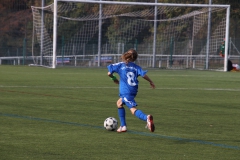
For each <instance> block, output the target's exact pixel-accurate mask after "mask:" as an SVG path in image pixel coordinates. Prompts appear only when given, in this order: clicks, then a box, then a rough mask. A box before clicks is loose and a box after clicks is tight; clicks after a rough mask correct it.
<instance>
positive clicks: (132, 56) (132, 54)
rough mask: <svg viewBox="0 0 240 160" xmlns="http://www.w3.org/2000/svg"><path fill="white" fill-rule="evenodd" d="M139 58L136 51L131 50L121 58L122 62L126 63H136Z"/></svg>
mask: <svg viewBox="0 0 240 160" xmlns="http://www.w3.org/2000/svg"><path fill="white" fill-rule="evenodd" d="M137 57H138V53H137V51H136V50H134V49H129V50H128V51H127V52H125V53H124V54H123V55H122V56H121V58H122V61H123V62H125V63H129V62H134V61H135V60H136V59H137Z"/></svg>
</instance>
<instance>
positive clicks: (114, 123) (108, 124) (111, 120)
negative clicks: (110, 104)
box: [104, 117, 118, 131]
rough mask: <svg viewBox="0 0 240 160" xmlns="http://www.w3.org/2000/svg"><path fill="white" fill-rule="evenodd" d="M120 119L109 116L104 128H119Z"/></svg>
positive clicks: (112, 129)
mask: <svg viewBox="0 0 240 160" xmlns="http://www.w3.org/2000/svg"><path fill="white" fill-rule="evenodd" d="M117 126H118V121H117V120H116V119H115V118H114V117H108V118H107V119H106V120H105V121H104V128H105V129H106V130H108V131H114V130H116V129H117Z"/></svg>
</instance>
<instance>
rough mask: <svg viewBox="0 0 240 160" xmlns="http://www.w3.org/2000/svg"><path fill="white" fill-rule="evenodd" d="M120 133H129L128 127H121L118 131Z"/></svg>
mask: <svg viewBox="0 0 240 160" xmlns="http://www.w3.org/2000/svg"><path fill="white" fill-rule="evenodd" d="M117 132H118V133H121V132H127V127H126V126H120V127H119V128H118V130H117Z"/></svg>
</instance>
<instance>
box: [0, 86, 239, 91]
mask: <svg viewBox="0 0 240 160" xmlns="http://www.w3.org/2000/svg"><path fill="white" fill-rule="evenodd" d="M0 88H53V89H54V88H55V89H96V88H97V89H116V88H118V87H91V86H89V87H83V86H76V87H67V86H66V87H64V86H3V85H0ZM141 89H151V88H150V87H149V88H142V87H141ZM155 89H157V90H206V91H235V92H240V88H239V89H238V88H236V89H232V88H168V87H166V88H164V87H163V88H155Z"/></svg>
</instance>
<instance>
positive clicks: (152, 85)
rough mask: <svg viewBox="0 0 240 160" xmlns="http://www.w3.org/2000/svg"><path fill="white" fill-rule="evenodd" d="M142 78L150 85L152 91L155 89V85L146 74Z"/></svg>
mask: <svg viewBox="0 0 240 160" xmlns="http://www.w3.org/2000/svg"><path fill="white" fill-rule="evenodd" d="M143 78H144V79H145V80H147V81H148V82H149V83H150V85H151V87H152V88H153V89H154V88H155V84H154V83H153V81H152V80H151V79H150V78H149V77H148V76H147V75H146V74H145V75H144V76H143Z"/></svg>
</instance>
